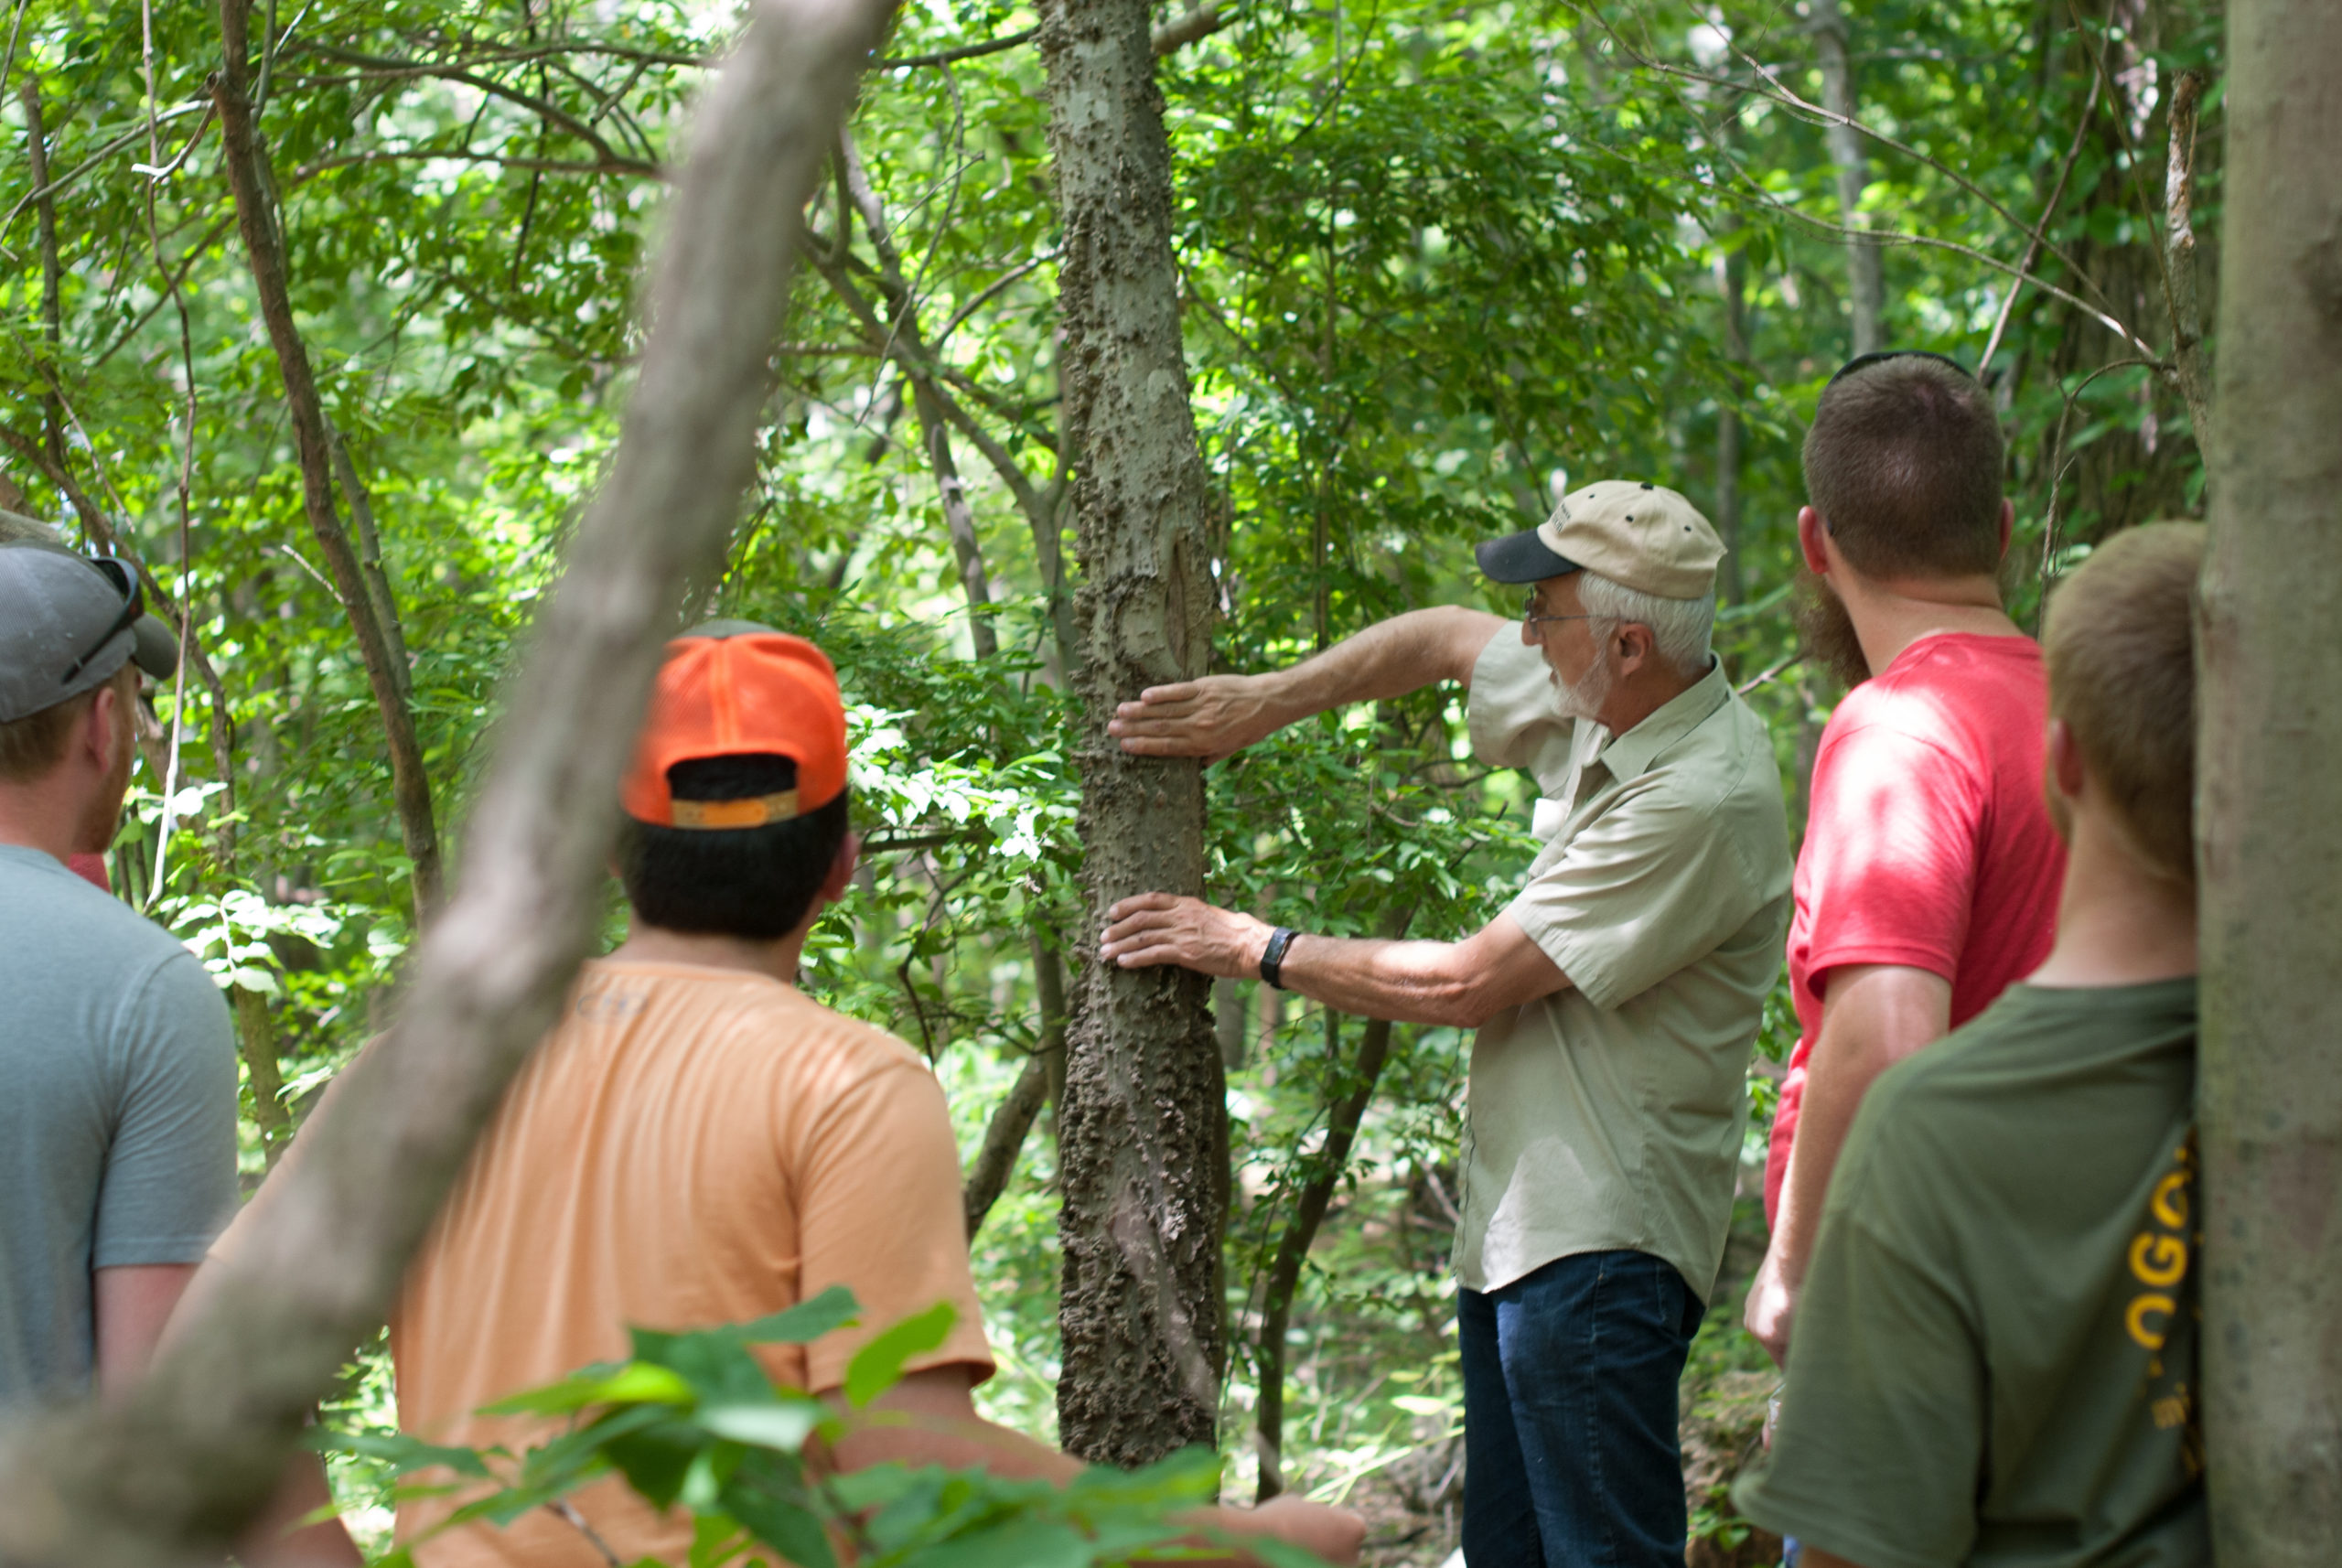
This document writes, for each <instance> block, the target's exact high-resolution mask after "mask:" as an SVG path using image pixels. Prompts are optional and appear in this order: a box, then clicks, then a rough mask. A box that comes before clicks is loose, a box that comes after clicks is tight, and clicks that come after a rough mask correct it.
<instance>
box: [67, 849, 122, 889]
mask: <svg viewBox="0 0 2342 1568" xmlns="http://www.w3.org/2000/svg"><path fill="white" fill-rule="evenodd" d="M65 864H66V865H69V866H70V867H71V868H72V870H73V875H76V876H79V877H81V879H82V880H83V881H85V882H89V883H92V884H94V885H95V886H96V887H97V889H98V891H99V892H101V893H111V892H113V886H112V885H111V884H110V883H108V882H107V881H106V857H105V856H104V855H102V854H77V855H75V856H74V857H73V858H72V859H70V860H69V861H67V862H66V863H65Z"/></svg>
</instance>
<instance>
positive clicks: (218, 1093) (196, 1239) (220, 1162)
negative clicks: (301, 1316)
mask: <svg viewBox="0 0 2342 1568" xmlns="http://www.w3.org/2000/svg"><path fill="white" fill-rule="evenodd" d="M0 998H5V1002H0V1086H5V1092H0V1406H5V1405H10V1404H21V1403H24V1402H29V1401H34V1400H43V1399H56V1398H65V1397H70V1396H72V1395H74V1394H78V1393H81V1392H82V1391H86V1390H87V1389H88V1387H89V1383H90V1369H91V1350H92V1345H91V1311H90V1297H91V1278H90V1275H91V1270H93V1269H104V1268H113V1267H115V1266H117V1265H125V1264H134V1263H192V1262H200V1261H201V1259H202V1257H203V1251H204V1249H205V1247H207V1246H208V1245H209V1243H210V1240H211V1238H212V1236H213V1235H214V1234H215V1233H216V1232H217V1231H218V1230H219V1229H220V1226H221V1225H222V1224H223V1223H224V1222H225V1221H226V1220H227V1219H229V1217H230V1215H231V1213H232V1211H233V1210H234V1208H235V1203H236V1046H235V1035H234V1031H233V1029H232V1028H231V1026H230V1024H229V1021H228V1008H227V1004H225V1003H224V1002H223V1001H222V1000H221V999H220V990H219V987H217V986H215V985H214V984H212V983H211V977H210V976H209V975H208V974H206V973H204V972H203V966H202V964H200V963H199V962H198V961H196V958H195V955H194V954H192V953H190V952H188V950H187V949H186V948H185V947H183V946H182V945H180V943H179V942H178V941H177V940H176V939H174V938H173V937H172V936H171V934H170V933H169V932H167V931H166V930H164V929H162V928H161V927H159V926H156V925H155V924H154V923H153V922H152V921H149V920H145V919H141V918H139V917H138V916H137V915H136V914H134V913H133V912H132V911H131V910H130V909H129V908H127V907H126V906H124V904H123V903H121V902H120V901H119V900H117V899H114V898H112V897H107V896H106V895H105V894H104V893H102V892H101V891H99V890H98V889H97V888H96V887H93V886H91V885H90V884H89V883H87V882H84V881H83V880H82V879H81V877H79V876H77V875H74V874H73V873H72V872H71V871H69V870H67V869H66V868H65V867H64V866H63V865H59V863H58V862H57V861H56V860H54V859H52V858H51V857H49V856H48V855H46V854H42V853H41V852H40V851H38V850H36V849H27V848H24V847H22V846H20V845H16V844H0Z"/></svg>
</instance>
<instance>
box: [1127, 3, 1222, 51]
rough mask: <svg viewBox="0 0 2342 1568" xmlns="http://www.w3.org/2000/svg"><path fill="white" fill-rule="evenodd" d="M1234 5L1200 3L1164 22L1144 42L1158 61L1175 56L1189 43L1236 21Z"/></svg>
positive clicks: (1207, 36)
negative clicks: (1152, 50)
mask: <svg viewBox="0 0 2342 1568" xmlns="http://www.w3.org/2000/svg"><path fill="white" fill-rule="evenodd" d="M1235 12H1236V7H1235V6H1234V5H1226V6H1222V5H1219V3H1218V0H1200V3H1199V4H1196V5H1190V6H1189V7H1188V8H1187V11H1186V12H1184V13H1183V14H1182V15H1180V16H1176V17H1174V18H1172V19H1171V20H1170V21H1168V22H1166V23H1164V24H1163V26H1161V27H1157V28H1155V31H1154V32H1153V34H1151V35H1150V36H1149V37H1148V39H1147V43H1148V45H1149V47H1151V48H1153V49H1154V50H1155V59H1162V58H1163V57H1164V56H1166V55H1173V54H1176V53H1178V52H1179V51H1180V50H1181V49H1183V48H1187V46H1188V45H1189V44H1192V43H1197V42H1199V41H1200V40H1202V39H1205V38H1209V37H1211V36H1212V35H1213V34H1214V33H1216V32H1218V31H1219V30H1220V29H1221V28H1222V27H1227V26H1228V25H1229V24H1230V23H1231V22H1233V21H1235V20H1236V16H1235Z"/></svg>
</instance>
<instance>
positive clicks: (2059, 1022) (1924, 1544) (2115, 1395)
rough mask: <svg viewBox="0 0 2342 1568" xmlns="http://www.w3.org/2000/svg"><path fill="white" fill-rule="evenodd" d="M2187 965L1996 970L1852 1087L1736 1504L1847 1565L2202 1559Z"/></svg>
mask: <svg viewBox="0 0 2342 1568" xmlns="http://www.w3.org/2000/svg"><path fill="white" fill-rule="evenodd" d="M2195 1090H2196V983H2195V981H2194V980H2192V979H2187V980H2172V981H2163V982H2158V983H2154V984H2151V985H2127V986H2113V987H2106V988H2099V989H2075V990H2051V989H2045V988H2041V987H2036V986H2031V985H2016V986H2012V987H2011V988H2010V989H2009V990H2008V991H2007V992H2005V993H2003V995H2002V997H2001V999H2000V1000H1999V1001H1998V1002H1995V1003H1994V1004H1993V1005H1992V1006H1991V1007H1989V1008H1987V1009H1986V1010H1985V1011H1984V1012H1983V1013H1982V1014H1981V1015H1978V1016H1977V1017H1976V1018H1975V1019H1973V1020H1972V1021H1971V1022H1970V1023H1969V1024H1968V1025H1967V1026H1964V1027H1962V1028H1961V1029H1958V1030H1956V1031H1954V1032H1953V1033H1952V1034H1951V1035H1950V1036H1947V1037H1946V1038H1944V1039H1943V1040H1941V1041H1939V1043H1937V1044H1936V1045H1933V1046H1930V1047H1928V1048H1927V1049H1926V1050H1924V1051H1921V1052H1920V1053H1919V1054H1918V1055H1917V1056H1915V1057H1912V1058H1909V1059H1907V1060H1906V1061H1904V1062H1901V1063H1899V1064H1897V1065H1896V1067H1894V1068H1892V1069H1889V1070H1888V1071H1887V1072H1886V1073H1885V1074H1884V1075H1883V1076H1882V1077H1881V1078H1880V1079H1879V1080H1878V1081H1877V1083H1876V1084H1875V1085H1874V1086H1873V1087H1872V1089H1871V1091H1870V1093H1869V1094H1868V1095H1867V1096H1866V1097H1864V1101H1863V1106H1862V1110H1861V1111H1860V1112H1858V1113H1857V1114H1856V1116H1855V1118H1854V1124H1853V1131H1852V1132H1851V1133H1849V1134H1848V1136H1847V1140H1846V1147H1845V1152H1844V1154H1843V1155H1841V1156H1840V1158H1839V1161H1838V1168H1837V1171H1836V1173H1835V1175H1834V1176H1832V1180H1831V1183H1830V1197H1829V1201H1828V1203H1827V1204H1826V1205H1825V1206H1824V1209H1823V1218H1822V1223H1821V1239H1820V1240H1819V1242H1818V1243H1817V1244H1816V1247H1815V1251H1814V1257H1813V1263H1812V1266H1811V1268H1810V1270H1809V1272H1808V1273H1807V1277H1806V1284H1805V1291H1804V1294H1803V1297H1802V1299H1801V1300H1800V1302H1799V1306H1798V1317H1797V1332H1796V1334H1795V1335H1794V1337H1792V1339H1791V1341H1790V1348H1789V1380H1788V1385H1787V1388H1786V1389H1785V1391H1784V1392H1783V1396H1782V1403H1781V1423H1780V1429H1779V1431H1778V1434H1776V1435H1775V1437H1774V1440H1773V1452H1772V1457H1771V1460H1770V1463H1769V1465H1768V1466H1767V1467H1766V1468H1764V1469H1762V1470H1759V1471H1757V1472H1756V1473H1754V1474H1752V1475H1750V1476H1748V1477H1745V1478H1744V1479H1743V1480H1742V1481H1741V1483H1740V1485H1739V1487H1738V1489H1737V1491H1736V1493H1735V1500H1736V1501H1737V1502H1738V1504H1739V1507H1740V1510H1741V1512H1742V1513H1744V1514H1746V1516H1747V1517H1748V1518H1750V1519H1752V1520H1756V1522H1757V1523H1759V1524H1761V1525H1763V1526H1764V1527H1765V1528H1767V1530H1778V1531H1780V1532H1781V1533H1783V1534H1787V1535H1794V1536H1796V1537H1798V1538H1799V1540H1801V1541H1806V1542H1808V1543H1810V1544H1811V1545H1814V1546H1817V1547H1820V1548H1821V1550H1823V1551H1825V1552H1834V1553H1836V1554H1837V1555H1838V1556H1841V1557H1843V1558H1845V1559H1846V1560H1847V1561H1849V1562H1852V1563H1860V1564H1862V1568H1952V1565H1953V1564H1972V1565H1975V1568H2081V1565H2083V1564H2089V1565H2090V1568H2194V1565H2197V1564H2205V1563H2209V1562H2210V1561H2211V1548H2210V1545H2209V1543H2208V1537H2207V1533H2206V1526H2205V1514H2204V1487H2203V1482H2202V1478H2201V1477H2202V1473H2203V1464H2202V1449H2201V1445H2200V1442H2199V1439H2198V1436H2197V1423H2196V1379H2197V1373H2196V1343H2197V1271H2196V1268H2195V1266H2194V1265H2195V1254H2196V1248H2197V1240H2198V1235H2197V1218H2196V1153H2195V1148H2196V1145H2195V1132H2194V1116H2195Z"/></svg>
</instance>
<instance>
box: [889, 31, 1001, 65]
mask: <svg viewBox="0 0 2342 1568" xmlns="http://www.w3.org/2000/svg"><path fill="white" fill-rule="evenodd" d="M1040 31H1041V29H1040V28H1038V27H1027V28H1026V29H1025V30H1024V31H1023V32H1021V33H1010V34H1007V35H1006V36H1004V37H1002V38H987V39H985V40H984V41H983V43H980V44H962V45H960V46H959V47H958V48H949V49H938V50H936V51H935V52H934V53H932V54H923V55H898V56H897V57H896V58H894V59H876V60H872V61H871V62H870V69H871V70H918V69H919V68H920V67H922V66H935V65H951V64H954V63H956V62H958V61H960V60H963V59H983V57H984V56H986V55H996V54H1001V53H1003V52H1004V51H1006V50H1009V49H1013V48H1021V47H1022V46H1024V45H1026V44H1029V43H1031V42H1032V41H1033V40H1034V38H1037V37H1038V36H1039V35H1040Z"/></svg>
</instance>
